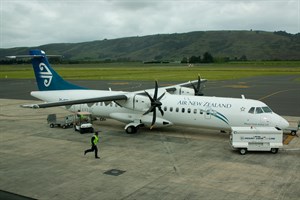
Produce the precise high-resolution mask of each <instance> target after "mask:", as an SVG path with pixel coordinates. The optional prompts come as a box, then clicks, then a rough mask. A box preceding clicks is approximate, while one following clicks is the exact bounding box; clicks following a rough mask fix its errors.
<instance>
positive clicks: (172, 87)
mask: <svg viewBox="0 0 300 200" xmlns="http://www.w3.org/2000/svg"><path fill="white" fill-rule="evenodd" d="M200 82H201V84H202V83H205V82H207V80H206V79H201V80H200ZM195 84H198V80H193V81H189V82H185V83H180V84H177V85H172V86H167V87H163V88H165V89H166V91H167V92H174V91H175V90H176V89H177V87H178V86H179V87H193V85H195Z"/></svg>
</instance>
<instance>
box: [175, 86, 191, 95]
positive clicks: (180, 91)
mask: <svg viewBox="0 0 300 200" xmlns="http://www.w3.org/2000/svg"><path fill="white" fill-rule="evenodd" d="M172 94H177V95H183V96H194V95H195V91H194V89H192V88H188V87H176V90H175V91H174V92H172Z"/></svg>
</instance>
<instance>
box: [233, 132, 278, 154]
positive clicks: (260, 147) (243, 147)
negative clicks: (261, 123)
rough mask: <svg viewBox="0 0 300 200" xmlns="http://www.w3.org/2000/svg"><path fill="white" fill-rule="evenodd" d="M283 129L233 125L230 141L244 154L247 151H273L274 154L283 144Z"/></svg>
mask: <svg viewBox="0 0 300 200" xmlns="http://www.w3.org/2000/svg"><path fill="white" fill-rule="evenodd" d="M282 137H283V131H282V130H278V129H277V128H275V127H232V128H231V133H230V143H231V146H232V148H233V149H238V150H239V151H240V154H242V155H244V154H246V153H247V151H271V152H272V153H273V154H276V153H277V152H278V149H279V148H281V147H282V146H283V143H282V139H283V138H282Z"/></svg>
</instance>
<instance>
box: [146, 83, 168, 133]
mask: <svg viewBox="0 0 300 200" xmlns="http://www.w3.org/2000/svg"><path fill="white" fill-rule="evenodd" d="M145 93H146V95H147V96H148V97H149V99H150V101H151V106H150V108H149V110H147V112H145V113H144V114H143V115H147V114H148V113H150V112H153V118H152V123H151V127H150V129H152V128H153V126H154V124H155V121H156V108H158V110H159V111H160V113H161V115H164V111H163V110H162V109H161V106H162V103H161V102H160V100H161V99H162V98H163V96H164V95H165V93H163V94H162V95H160V97H158V98H157V93H158V84H157V81H155V89H154V95H153V97H151V96H150V94H149V93H148V92H147V91H145Z"/></svg>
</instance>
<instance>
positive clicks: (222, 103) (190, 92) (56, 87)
mask: <svg viewBox="0 0 300 200" xmlns="http://www.w3.org/2000/svg"><path fill="white" fill-rule="evenodd" d="M29 54H30V55H25V56H20V57H30V58H31V59H32V65H33V69H34V73H35V77H36V81H37V85H38V88H39V91H32V92H31V95H32V96H33V97H36V98H38V99H40V100H43V101H45V102H46V103H40V104H31V105H23V106H22V107H27V108H48V107H55V106H65V108H66V109H68V110H69V111H72V112H76V111H78V110H80V111H89V112H91V113H92V114H93V115H94V116H96V117H104V118H112V119H115V120H118V121H121V122H124V123H125V124H126V125H125V130H126V132H127V133H135V132H136V131H137V130H138V128H139V127H142V126H146V127H150V128H153V127H167V126H171V125H180V126H187V127H201V128H208V129H217V130H231V128H232V127H250V126H253V127H261V126H263V127H276V128H278V129H284V128H287V127H288V126H289V123H288V122H287V121H286V120H285V119H284V118H282V117H281V116H279V115H278V114H276V113H275V112H273V111H272V110H271V109H270V108H269V107H268V106H267V105H266V104H265V103H263V102H261V101H258V100H252V99H246V98H223V97H209V96H201V95H202V92H201V89H202V88H201V86H200V85H201V83H202V82H204V81H205V80H203V79H200V78H198V80H196V81H192V82H187V83H182V84H178V85H174V86H168V87H161V88H160V87H158V84H157V81H156V82H155V87H154V89H149V90H142V91H134V92H124V91H111V90H91V89H87V88H84V87H81V86H77V85H74V84H72V83H69V82H67V81H65V80H64V79H63V78H62V77H60V76H59V75H58V74H57V73H56V72H55V71H54V70H53V68H52V67H51V66H50V64H49V62H48V59H47V56H46V54H45V52H44V51H42V50H32V51H30V52H29ZM16 57H17V56H9V58H16ZM195 83H197V86H195V85H194V84H195ZM188 87H193V88H188Z"/></svg>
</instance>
